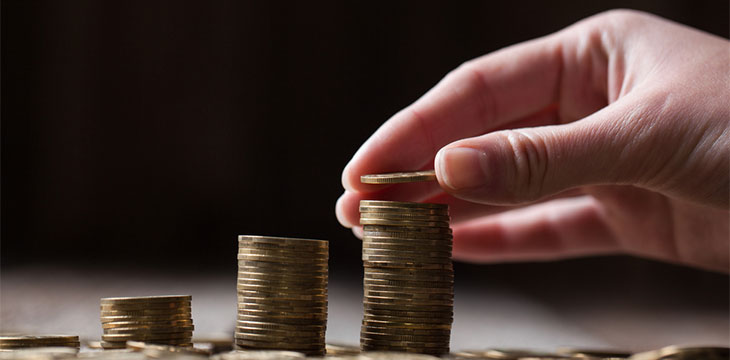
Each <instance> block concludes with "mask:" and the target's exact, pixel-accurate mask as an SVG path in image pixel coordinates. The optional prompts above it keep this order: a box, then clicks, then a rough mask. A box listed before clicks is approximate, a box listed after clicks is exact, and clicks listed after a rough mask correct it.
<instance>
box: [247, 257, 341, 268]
mask: <svg viewBox="0 0 730 360" xmlns="http://www.w3.org/2000/svg"><path fill="white" fill-rule="evenodd" d="M237 258H238V260H243V261H260V262H271V263H277V264H281V265H284V266H302V267H307V266H311V267H314V266H325V265H327V259H320V258H303V257H301V254H300V255H299V257H296V256H276V255H264V254H238V256H237Z"/></svg>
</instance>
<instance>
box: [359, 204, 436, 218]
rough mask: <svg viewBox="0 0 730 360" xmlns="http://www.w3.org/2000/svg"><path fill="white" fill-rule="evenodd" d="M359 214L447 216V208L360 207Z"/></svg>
mask: <svg viewBox="0 0 730 360" xmlns="http://www.w3.org/2000/svg"><path fill="white" fill-rule="evenodd" d="M360 213H393V214H419V215H442V216H448V215H449V210H448V208H415V207H408V208H404V207H400V206H393V205H378V206H367V205H362V204H361V205H360Z"/></svg>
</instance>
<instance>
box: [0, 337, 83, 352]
mask: <svg viewBox="0 0 730 360" xmlns="http://www.w3.org/2000/svg"><path fill="white" fill-rule="evenodd" d="M79 346H80V342H79V337H78V336H73V335H2V336H0V350H11V349H12V350H15V349H25V348H37V347H71V348H76V350H78V349H79Z"/></svg>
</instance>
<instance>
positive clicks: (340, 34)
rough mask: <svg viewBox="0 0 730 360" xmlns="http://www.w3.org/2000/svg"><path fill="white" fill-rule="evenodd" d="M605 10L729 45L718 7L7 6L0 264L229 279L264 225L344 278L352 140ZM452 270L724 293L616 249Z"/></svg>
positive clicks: (701, 277)
mask: <svg viewBox="0 0 730 360" xmlns="http://www.w3.org/2000/svg"><path fill="white" fill-rule="evenodd" d="M615 7H629V8H634V9H640V10H645V11H649V12H652V13H655V14H658V15H661V16H664V17H667V18H670V19H673V20H676V21H679V22H682V23H685V24H688V25H691V26H694V27H697V28H700V29H703V30H706V31H709V32H711V33H715V34H718V35H721V36H723V37H728V11H729V9H728V2H727V1H697V0H686V1H652V0H644V1H575V2H554V1H539V2H532V3H525V2H517V1H482V2H456V1H454V2H447V1H442V2H423V1H407V2H406V1H404V2H395V1H394V2H385V1H375V2H373V1H355V2H327V3H325V2H303V1H298V2H294V1H292V2H289V3H281V2H268V1H259V2H253V1H252V2H246V1H226V2H223V1H211V2H207V1H197V2H182V1H7V0H5V1H2V128H1V130H2V224H1V225H2V226H1V229H2V233H1V236H2V242H1V246H2V247H1V259H0V261H1V263H2V266H3V268H4V269H11V268H17V267H25V266H34V265H49V264H51V265H60V266H70V267H79V266H99V267H101V266H103V267H111V268H114V267H118V268H125V267H131V266H133V267H137V268H154V269H160V270H166V271H170V270H172V271H212V272H218V271H225V272H230V271H231V269H233V268H235V257H234V256H233V254H234V253H235V249H236V235H238V234H265V235H280V236H296V237H311V238H321V239H327V240H330V241H331V249H332V250H331V252H332V256H331V267H332V271H333V274H335V275H336V274H337V273H357V272H358V271H359V268H360V262H359V252H360V249H359V242H358V241H357V240H356V239H355V237H354V236H352V234H351V233H350V231H349V230H347V229H343V228H342V227H340V226H339V224H338V223H337V220H336V219H335V216H334V204H335V200H336V199H337V197H338V196H339V195H340V194H341V192H342V187H341V185H340V174H341V170H342V168H343V167H344V165H345V164H346V163H347V161H348V160H349V159H350V157H351V156H352V155H353V154H354V152H355V151H356V150H357V148H358V147H359V145H360V144H361V143H362V142H363V141H364V140H365V139H366V138H367V137H368V136H369V135H370V134H371V133H372V132H373V131H374V130H375V129H376V128H377V127H378V126H379V125H380V124H381V123H382V122H383V121H385V120H386V119H387V118H388V117H389V116H390V115H392V114H394V113H395V112H396V111H398V110H399V109H401V108H403V107H404V106H406V105H408V104H409V103H411V102H412V101H414V100H415V99H416V98H417V97H419V96H420V95H421V94H423V93H424V92H425V91H426V90H428V89H429V88H430V87H431V86H433V85H434V84H435V83H436V82H437V81H438V80H439V79H440V78H441V77H443V76H444V75H445V74H446V73H447V72H448V71H449V70H451V69H453V68H455V67H457V66H458V65H459V64H461V63H462V62H464V61H466V60H468V59H471V58H474V57H477V56H479V55H481V54H484V53H487V52H490V51H493V50H496V49H499V48H501V47H504V46H507V45H510V44H514V43H517V42H520V41H524V40H528V39H531V38H534V37H538V36H542V35H545V34H548V33H550V32H553V31H556V30H559V29H561V28H563V27H565V26H568V25H570V24H571V23H573V22H575V21H578V20H580V19H581V18H584V17H587V16H589V15H592V14H595V13H598V12H600V11H603V10H606V9H610V8H615ZM457 272H459V273H460V274H463V275H460V276H468V275H469V274H472V275H473V276H482V275H484V276H488V277H489V278H490V279H491V280H492V281H494V282H500V281H503V282H504V283H520V282H525V283H530V284H532V285H530V286H531V288H532V289H533V290H534V291H541V289H542V287H545V286H548V285H546V284H547V283H544V282H543V281H542V279H544V278H553V279H561V280H557V281H553V282H551V283H549V284H551V285H549V286H555V284H561V283H565V284H572V283H573V282H574V281H580V280H581V279H583V278H584V277H585V276H587V275H590V276H592V278H593V279H595V281H597V282H602V283H604V284H607V285H611V286H618V285H617V284H619V283H625V282H626V278H627V277H631V279H633V283H634V284H636V285H634V287H637V288H643V287H645V286H646V284H656V283H667V286H684V287H685V288H687V289H690V290H691V289H695V288H708V289H712V288H714V289H716V290H717V287H718V286H719V287H720V289H719V290H721V291H720V292H713V293H715V294H718V293H719V294H720V295H719V298H714V300H713V299H710V300H708V301H712V302H714V301H719V302H720V303H722V304H726V303H727V297H728V295H727V294H728V291H727V277H726V276H724V275H719V274H711V273H706V272H702V271H699V270H691V269H686V268H681V267H676V266H671V265H666V264H658V263H654V262H650V261H646V260H638V259H631V258H626V257H610V258H594V259H583V260H568V261H562V262H557V263H545V264H519V265H517V264H504V265H489V266H476V265H459V267H458V268H457ZM536 272H537V273H539V274H541V276H540V278H536V277H535V276H534V274H535V273H536ZM637 274H640V275H639V276H638V277H637ZM668 283H671V284H668ZM517 286H519V285H517ZM525 286H527V285H525ZM566 286H568V285H566ZM632 289H633V288H632V287H629V288H624V289H623V290H626V291H632ZM723 289H724V290H723ZM553 290H556V291H560V290H561V289H560V288H559V287H558V288H557V289H555V288H553Z"/></svg>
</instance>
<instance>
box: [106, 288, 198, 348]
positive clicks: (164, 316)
mask: <svg viewBox="0 0 730 360" xmlns="http://www.w3.org/2000/svg"><path fill="white" fill-rule="evenodd" d="M191 301H192V297H191V296H189V295H169V296H142V297H116V298H103V299H101V327H102V329H103V331H104V334H103V335H102V336H101V340H102V341H101V346H102V347H103V348H104V349H121V348H124V347H126V342H127V340H131V341H142V342H149V343H154V344H163V345H174V346H193V340H192V338H193V319H192V313H191Z"/></svg>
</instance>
